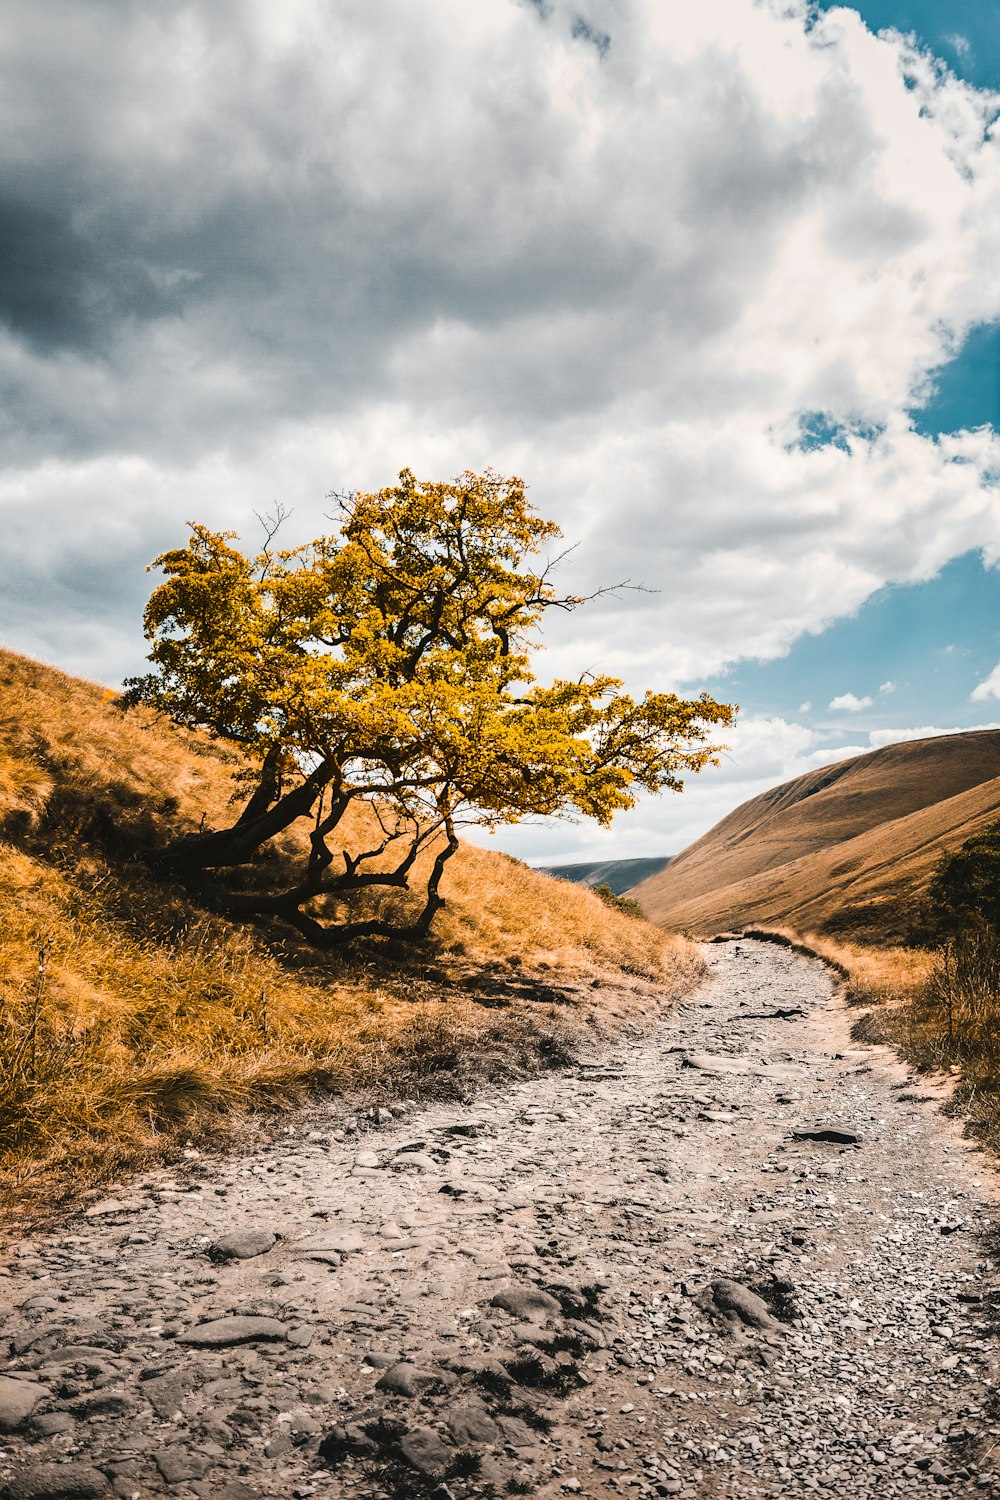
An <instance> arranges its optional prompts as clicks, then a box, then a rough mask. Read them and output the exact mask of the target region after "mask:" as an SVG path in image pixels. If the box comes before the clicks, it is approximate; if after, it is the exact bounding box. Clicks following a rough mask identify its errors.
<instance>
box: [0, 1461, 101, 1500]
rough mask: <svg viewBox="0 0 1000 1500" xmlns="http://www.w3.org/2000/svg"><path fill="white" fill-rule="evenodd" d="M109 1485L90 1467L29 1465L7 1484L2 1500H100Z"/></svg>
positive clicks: (77, 1465) (3, 1490)
mask: <svg viewBox="0 0 1000 1500" xmlns="http://www.w3.org/2000/svg"><path fill="white" fill-rule="evenodd" d="M107 1494H109V1489H108V1482H107V1480H106V1479H105V1477H104V1475H103V1474H102V1473H101V1472H100V1470H99V1469H92V1468H91V1467H90V1465H89V1464H75V1463H69V1464H29V1465H28V1467H27V1468H25V1469H22V1470H21V1472H20V1473H19V1474H15V1476H14V1478H13V1479H11V1480H9V1481H8V1482H7V1484H6V1485H5V1486H4V1488H3V1489H2V1490H0V1495H2V1496H3V1500H103V1497H104V1496H106V1495H107Z"/></svg>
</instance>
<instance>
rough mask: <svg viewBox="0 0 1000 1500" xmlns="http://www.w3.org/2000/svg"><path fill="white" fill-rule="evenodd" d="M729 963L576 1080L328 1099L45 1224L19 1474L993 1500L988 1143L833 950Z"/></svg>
mask: <svg viewBox="0 0 1000 1500" xmlns="http://www.w3.org/2000/svg"><path fill="white" fill-rule="evenodd" d="M706 954H707V957H708V959H709V963H710V966H711V971H712V975H711V980H710V982H709V983H707V984H706V985H705V986H703V988H702V989H701V990H699V991H698V993H697V994H695V995H694V996H692V997H691V998H690V999H689V1001H688V1002H687V1003H686V1004H684V1005H682V1006H680V1007H679V1008H678V1009H677V1011H676V1012H675V1013H674V1014H673V1015H672V1016H671V1018H670V1019H669V1021H667V1022H665V1023H663V1024H661V1025H660V1026H658V1027H657V1029H656V1030H655V1031H654V1032H653V1033H652V1034H651V1035H649V1036H647V1037H644V1038H643V1039H641V1040H638V1041H637V1040H631V1041H629V1042H628V1043H627V1044H626V1043H623V1044H622V1045H621V1046H619V1047H618V1048H617V1049H616V1050H615V1051H614V1052H613V1053H605V1054H603V1055H601V1056H595V1057H593V1058H591V1059H590V1060H589V1061H586V1062H581V1063H579V1064H578V1065H577V1066H575V1067H574V1068H573V1069H572V1070H571V1071H569V1072H563V1073H559V1074H552V1075H550V1076H547V1077H545V1078H543V1079H540V1080H538V1079H536V1080H533V1081H531V1082H529V1083H525V1084H522V1085H519V1086H515V1087H512V1088H511V1089H509V1090H508V1091H507V1092H506V1093H504V1094H503V1095H502V1096H498V1095H485V1094H484V1095H483V1096H481V1097H480V1098H479V1099H478V1100H477V1101H476V1102H475V1104H474V1105H471V1106H468V1107H461V1106H456V1105H451V1106H445V1105H439V1106H434V1107H431V1108H424V1107H421V1108H419V1109H416V1108H413V1109H410V1110H405V1109H404V1108H403V1106H400V1113H399V1114H390V1113H389V1112H384V1114H383V1117H382V1119H381V1120H380V1121H378V1122H368V1121H358V1122H355V1121H351V1120H345V1119H344V1117H343V1115H342V1114H339V1115H338V1114H336V1113H335V1112H334V1111H333V1110H328V1111H326V1112H325V1113H317V1112H313V1113H312V1114H311V1115H310V1116H308V1118H306V1119H305V1120H304V1123H303V1125H302V1126H301V1128H298V1127H297V1128H296V1129H295V1131H294V1132H293V1133H290V1134H288V1135H287V1136H286V1137H285V1138H284V1139H283V1140H282V1141H280V1142H276V1143H275V1144H273V1145H271V1146H269V1147H267V1148H265V1149H263V1150H261V1151H260V1152H259V1153H258V1154H256V1155H254V1156H251V1157H244V1158H237V1159H232V1160H211V1161H208V1160H206V1161H202V1160H201V1159H199V1158H198V1157H197V1156H196V1154H194V1153H192V1159H191V1161H190V1163H189V1168H190V1169H189V1170H186V1171H184V1172H183V1173H178V1172H173V1173H170V1172H167V1171H163V1172H159V1173H155V1174H151V1175H150V1176H148V1177H146V1178H143V1179H142V1180H141V1181H139V1182H137V1183H135V1184H132V1185H131V1186H130V1187H129V1188H128V1189H127V1194H126V1193H125V1192H123V1195H122V1197H121V1198H120V1199H113V1200H110V1201H106V1202H104V1203H99V1204H96V1205H94V1206H93V1207H92V1208H91V1209H90V1210H89V1212H88V1215H87V1217H86V1218H83V1219H81V1220H79V1221H78V1222H75V1223H73V1224H71V1225H70V1226H69V1227H68V1228H67V1230H66V1231H65V1232H63V1233H60V1234H56V1235H50V1236H46V1237H44V1238H39V1239H37V1240H35V1241H34V1242H32V1243H30V1244H21V1245H19V1246H17V1247H16V1253H14V1254H13V1255H11V1256H10V1257H9V1259H8V1263H7V1265H6V1266H5V1267H4V1268H3V1269H2V1271H0V1297H2V1302H3V1316H2V1321H0V1355H2V1356H3V1358H2V1360H0V1367H2V1374H0V1434H3V1435H2V1436H0V1494H2V1495H4V1496H6V1497H9V1500H57V1497H65V1500H88V1497H97V1496H110V1495H117V1496H121V1497H129V1496H131V1497H145V1496H149V1495H173V1496H177V1497H178V1500H182V1497H183V1500H186V1497H190V1496H204V1497H211V1500H251V1497H253V1496H258V1497H268V1496H275V1497H277V1496H281V1497H289V1496H291V1497H304V1496H312V1495H316V1496H319V1497H322V1496H324V1495H329V1496H333V1495H348V1496H357V1497H359V1500H360V1497H381V1496H411V1495H412V1496H423V1495H434V1496H436V1497H437V1500H449V1497H450V1496H453V1497H456V1500H461V1497H464V1496H473V1495H489V1494H507V1493H520V1494H528V1495H538V1496H562V1495H567V1494H570V1495H572V1494H576V1495H582V1496H592V1497H598V1496H609V1495H629V1496H637V1497H644V1496H653V1495H657V1496H658V1495H680V1496H686V1497H701V1496H719V1497H722V1496H726V1497H741V1496H752V1495H760V1496H774V1497H777V1496H799V1495H803V1494H806V1493H810V1492H812V1493H824V1492H825V1493H829V1494H835V1495H838V1496H847V1497H852V1500H853V1497H856V1496H858V1497H863V1496H869V1495H871V1496H876V1495H877V1496H879V1497H882V1496H919V1495H922V1494H925V1493H927V1492H929V1491H930V1490H931V1489H932V1487H934V1486H947V1487H949V1488H950V1490H951V1492H952V1493H954V1494H958V1495H966V1494H972V1493H979V1494H982V1493H987V1494H988V1493H990V1490H991V1484H992V1482H993V1481H992V1476H993V1474H994V1465H995V1461H997V1459H998V1455H1000V1440H998V1437H997V1436H995V1435H993V1421H994V1407H993V1405H992V1400H993V1398H992V1397H991V1394H990V1384H991V1376H992V1375H993V1374H995V1372H996V1369H997V1365H998V1362H1000V1361H998V1352H1000V1338H998V1330H997V1324H996V1322H995V1319H996V1317H997V1315H998V1313H1000V1272H998V1269H997V1266H996V1263H995V1262H994V1260H993V1259H992V1258H991V1257H992V1255H993V1253H994V1251H1000V1243H998V1242H997V1241H994V1240H993V1238H992V1235H993V1231H992V1226H991V1218H992V1216H993V1214H994V1212H995V1208H994V1204H995V1195H994V1189H993V1185H992V1184H993V1179H992V1178H991V1176H990V1173H989V1168H988V1165H987V1162H986V1159H985V1158H984V1157H983V1156H981V1155H979V1154H976V1153H974V1152H972V1151H970V1150H969V1149H968V1148H967V1147H965V1146H964V1145H963V1144H962V1143H961V1142H960V1140H959V1138H958V1135H957V1133H956V1132H955V1130H954V1128H953V1127H952V1126H950V1125H949V1124H948V1123H947V1122H946V1121H944V1120H943V1119H942V1118H941V1115H940V1113H939V1112H938V1109H937V1105H936V1102H935V1101H933V1100H930V1101H928V1100H925V1099H924V1098H923V1091H922V1090H921V1089H920V1087H919V1085H914V1084H913V1082H912V1081H908V1080H907V1078H906V1075H905V1073H904V1071H903V1070H902V1068H901V1067H900V1066H899V1065H898V1064H895V1063H893V1062H892V1061H891V1059H889V1058H888V1057H887V1056H886V1055H885V1054H882V1053H880V1052H873V1051H871V1050H861V1049H857V1048H853V1047H852V1046H851V1044H850V1042H849V1040H848V1024H847V1017H846V1016H845V1015H844V1014H843V1013H842V1012H840V1011H839V1010H838V1008H837V1006H836V1004H832V1005H831V1004H830V1003H828V1002H829V1000H830V982H829V980H828V979H827V977H826V975H825V973H824V971H823V970H822V969H821V968H820V967H819V966H818V965H816V964H814V963H812V962H810V961H808V960H806V959H803V958H801V957H799V956H797V955H795V954H793V953H790V952H788V951H786V950H783V949H779V948H773V947H768V946H764V945H760V944H749V943H742V944H732V943H730V944H723V945H717V946H713V947H711V948H708V949H707V950H706ZM824 1137H825V1138H824ZM998 1467H1000V1464H998ZM997 1491H998V1492H1000V1480H998V1481H997Z"/></svg>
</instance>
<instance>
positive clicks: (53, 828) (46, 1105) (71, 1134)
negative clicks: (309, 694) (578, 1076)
mask: <svg viewBox="0 0 1000 1500" xmlns="http://www.w3.org/2000/svg"><path fill="white" fill-rule="evenodd" d="M240 766H241V760H240V757H239V755H238V754H237V753H236V752H235V751H234V750H233V749H232V748H231V747H229V746H226V745H224V744H220V743H218V742H213V741H211V740H209V739H207V738H205V737H203V736H199V735H196V734H192V733H189V732H186V731H179V730H176V729H174V728H172V727H170V726H169V725H167V724H164V723H163V722H161V721H157V720H154V719H153V718H152V716H151V715H149V714H148V713H146V712H144V711H137V712H130V713H128V714H125V713H123V712H122V711H121V710H120V709H119V708H117V707H116V705H115V702H114V694H112V693H109V692H107V691H106V690H104V689H102V688H100V687H98V686H96V685H94V684H92V683H87V682H81V681H79V680H76V679H74V678H71V677H67V676H65V675H64V674H63V673H60V672H57V671H55V670H53V669H51V668H48V667H43V666H41V665H39V664H38V663H37V662H32V661H29V660H27V659H26V658H24V657H20V656H15V655H13V654H11V653H9V652H4V651H0V1189H2V1188H3V1187H4V1185H5V1184H6V1186H7V1187H8V1188H9V1187H10V1185H11V1184H12V1183H14V1182H16V1183H17V1184H18V1191H19V1192H21V1193H22V1194H23V1193H24V1192H30V1191H31V1190H33V1187H35V1188H37V1189H38V1191H42V1188H41V1187H39V1186H38V1185H39V1184H42V1185H44V1183H45V1182H46V1181H47V1180H48V1179H49V1178H50V1177H51V1175H52V1173H53V1172H56V1173H57V1174H58V1173H61V1174H62V1175H63V1176H64V1177H65V1178H67V1179H70V1178H72V1179H75V1180H80V1179H81V1178H82V1179H84V1180H85V1179H87V1178H90V1179H95V1178H97V1177H100V1176H102V1175H108V1174H110V1173H113V1172H114V1171H116V1170H118V1169H119V1168H120V1167H122V1166H124V1165H135V1164H137V1163H140V1162H142V1161H144V1160H147V1159H151V1158H154V1157H155V1156H156V1155H157V1154H158V1153H159V1152H161V1151H163V1150H165V1149H169V1147H170V1142H171V1141H172V1140H175V1139H184V1140H190V1139H191V1138H192V1137H193V1136H195V1135H197V1134H198V1133H199V1132H202V1133H209V1132H211V1131H218V1130H219V1129H220V1128H222V1125H223V1123H224V1120H225V1119H226V1118H227V1117H228V1118H230V1119H238V1118H239V1116H240V1115H241V1113H242V1114H245V1113H246V1112H247V1111H251V1110H260V1109H272V1108H275V1107H277V1106H279V1105H282V1104H284V1103H286V1102H288V1101H289V1100H290V1099H294V1098H297V1097H298V1098H301V1097H302V1096H303V1093H304V1092H305V1091H307V1090H309V1089H314V1088H323V1089H325V1090H339V1091H349V1092H353V1093H355V1094H357V1093H358V1092H359V1091H360V1092H361V1095H362V1096H364V1097H367V1098H369V1099H371V1098H374V1097H376V1096H377V1095H378V1094H379V1093H380V1092H381V1093H392V1092H396V1093H398V1092H400V1091H401V1090H402V1091H404V1092H405V1091H409V1092H411V1093H417V1092H419V1091H420V1090H422V1089H426V1088H428V1087H434V1086H440V1085H441V1081H442V1080H447V1086H448V1087H450V1088H463V1087H466V1086H467V1085H468V1084H470V1083H471V1081H473V1080H476V1079H480V1078H489V1077H491V1076H493V1077H499V1076H504V1075H505V1074H508V1075H509V1074H510V1073H517V1072H518V1071H519V1070H520V1071H524V1070H525V1069H527V1070H529V1071H530V1070H531V1069H533V1068H535V1067H537V1066H541V1065H542V1064H543V1062H544V1059H545V1058H546V1057H548V1058H553V1057H557V1056H558V1055H560V1053H561V1051H562V1050H563V1049H564V1048H565V1046H566V1045H567V1043H568V1041H570V1040H572V1038H573V1036H574V1035H575V1034H576V1031H577V1030H579V1031H580V1033H581V1034H582V1031H583V1029H584V1028H592V1027H595V1026H596V1027H597V1028H598V1029H600V1028H601V1027H602V1026H604V1025H606V1026H607V1027H608V1028H609V1029H613V1028H614V1027H615V1026H617V1025H619V1024H621V1021H622V1019H623V1017H625V1016H633V1017H635V1018H641V1017H642V1016H643V1015H649V1014H651V1013H652V1012H653V1011H654V1010H655V1008H656V1006H657V1005H659V1004H661V1003H662V1000H661V998H660V997H661V994H662V996H663V997H664V998H665V999H666V1000H667V1001H669V998H670V997H671V996H672V995H675V994H677V993H680V992H682V991H683V990H684V989H685V988H686V987H688V986H689V985H690V984H691V983H692V982H693V980H694V979H695V978H696V977H697V975H698V974H699V973H700V959H698V957H697V955H696V953H695V952H694V950H693V949H691V948H690V945H687V944H684V943H683V942H680V941H679V940H676V939H670V938H666V939H665V938H664V935H663V934H662V933H661V932H660V931H658V930H657V929H656V928H653V927H651V926H650V925H648V924H647V923H645V922H641V921H636V920H633V919H630V918H628V917H625V916H623V915H621V914H620V913H618V912H615V911H612V910H609V908H608V907H607V906H606V905H605V904H604V903H603V902H601V901H600V899H599V898H598V897H596V896H594V895H592V894H591V892H590V891H588V890H587V889H585V888H584V887H582V886H570V885H567V884H566V883H565V882H556V881H553V880H550V879H549V878H548V877H547V876H545V875H542V874H540V873H538V872H537V871H534V870H530V869H528V868H527V866H524V865H521V864H520V863H519V862H517V861H515V860H511V859H509V858H507V857H506V856H504V855H502V854H496V853H493V852H490V851H487V850H484V849H479V848H476V847H473V846H472V845H464V846H463V847H462V849H461V850H460V852H459V853H458V854H457V855H456V856H455V858H454V859H453V860H452V861H451V862H450V864H449V865H448V867H447V872H446V878H445V882H444V884H443V887H442V889H443V893H444V894H445V896H446V900H447V906H446V909H445V910H444V911H443V912H442V913H440V914H439V916H438V918H437V919H436V921H435V925H434V931H433V941H432V943H431V944H429V945H428V946H427V947H426V948H424V949H422V950H420V951H419V952H416V953H414V954H413V955H412V956H411V957H410V958H409V959H408V960H407V959H405V958H399V957H398V956H397V957H396V958H391V957H390V956H389V955H388V954H387V953H386V952H385V950H384V948H379V947H378V946H377V945H371V944H369V946H368V947H367V948H366V949H365V950H364V951H363V952H361V953H356V954H355V955H354V956H353V957H351V958H344V959H340V960H337V959H334V958H332V957H330V956H324V957H322V958H320V957H317V955H316V954H315V953H314V952H313V951H312V950H309V949H305V948H303V947H302V945H301V943H300V942H299V941H298V940H297V939H290V938H289V936H288V933H287V931H280V930H277V929H275V930H269V929H268V928H266V927H258V928H251V927H247V926H235V925H233V924H231V923H229V922H227V921H225V920H224V919H223V918H221V917H219V916H217V915H213V914H212V913H211V912H210V911H208V910H206V909H203V908H200V907H199V906H198V905H197V903H196V901H195V900H194V898H193V897H192V896H191V895H190V894H189V893H187V892H186V891H185V890H184V889H183V888H182V887H180V886H178V885H174V884H165V883H163V882H162V881H160V880H158V879H157V878H156V877H155V876H154V875H153V873H152V872H151V871H150V869H149V867H148V866H147V864H146V862H145V860H144V855H145V852H146V851H147V850H148V849H149V848H150V847H155V846H156V845H158V844H161V843H163V842H165V841H166V840H167V839H168V838H169V837H171V836H172V835H174V834H176V833H178V832H180V831H182V830H184V829H185V828H196V827H198V826H199V824H200V823H201V821H202V819H204V821H205V823H206V825H207V826H209V827H211V826H213V825H215V824H219V823H221V822H222V821H223V820H226V821H231V819H232V807H231V804H230V799H231V797H232V795H233V790H234V776H235V775H236V773H237V772H238V771H239V769H240ZM364 825H365V820H364V816H363V814H362V813H359V815H358V817H357V818H356V820H355V824H354V827H353V838H354V839H356V840H357V841H358V843H357V844H356V845H355V847H367V846H370V843H371V833H370V830H369V831H368V833H367V836H366V832H365V826H364ZM348 836H349V837H351V831H349V835H348ZM361 840H364V843H361ZM276 857H279V858H280V850H279V851H278V853H277V856H276ZM435 1080H437V1083H435ZM227 1128H229V1127H227ZM46 1191H47V1189H46Z"/></svg>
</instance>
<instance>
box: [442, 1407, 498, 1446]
mask: <svg viewBox="0 0 1000 1500" xmlns="http://www.w3.org/2000/svg"><path fill="white" fill-rule="evenodd" d="M447 1423H448V1431H449V1432H450V1433H451V1435H452V1437H453V1438H454V1439H455V1442H456V1443H457V1444H458V1446H459V1447H460V1448H462V1447H465V1446H467V1445H468V1444H469V1443H495V1442H497V1440H498V1439H499V1437H500V1429H499V1427H498V1426H497V1424H496V1423H495V1422H494V1420H493V1418H492V1417H491V1416H490V1414H489V1412H488V1411H487V1410H486V1407H485V1406H482V1405H481V1404H480V1403H479V1402H472V1401H468V1402H465V1403H464V1404H463V1405H462V1406H456V1407H453V1408H452V1410H451V1411H450V1412H449V1413H448V1417H447Z"/></svg>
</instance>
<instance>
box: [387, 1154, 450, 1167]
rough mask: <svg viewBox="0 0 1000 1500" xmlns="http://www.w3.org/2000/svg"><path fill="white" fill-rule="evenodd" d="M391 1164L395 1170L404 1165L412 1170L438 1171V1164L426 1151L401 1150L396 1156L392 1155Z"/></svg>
mask: <svg viewBox="0 0 1000 1500" xmlns="http://www.w3.org/2000/svg"><path fill="white" fill-rule="evenodd" d="M392 1164H393V1166H394V1167H395V1168H396V1169H397V1170H399V1168H401V1167H406V1168H409V1169H410V1170H412V1171H414V1172H438V1171H440V1166H439V1164H438V1163H437V1162H436V1161H435V1160H434V1158H433V1156H428V1154H427V1152H426V1151H401V1152H400V1153H399V1155H398V1156H394V1157H393V1159H392Z"/></svg>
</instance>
